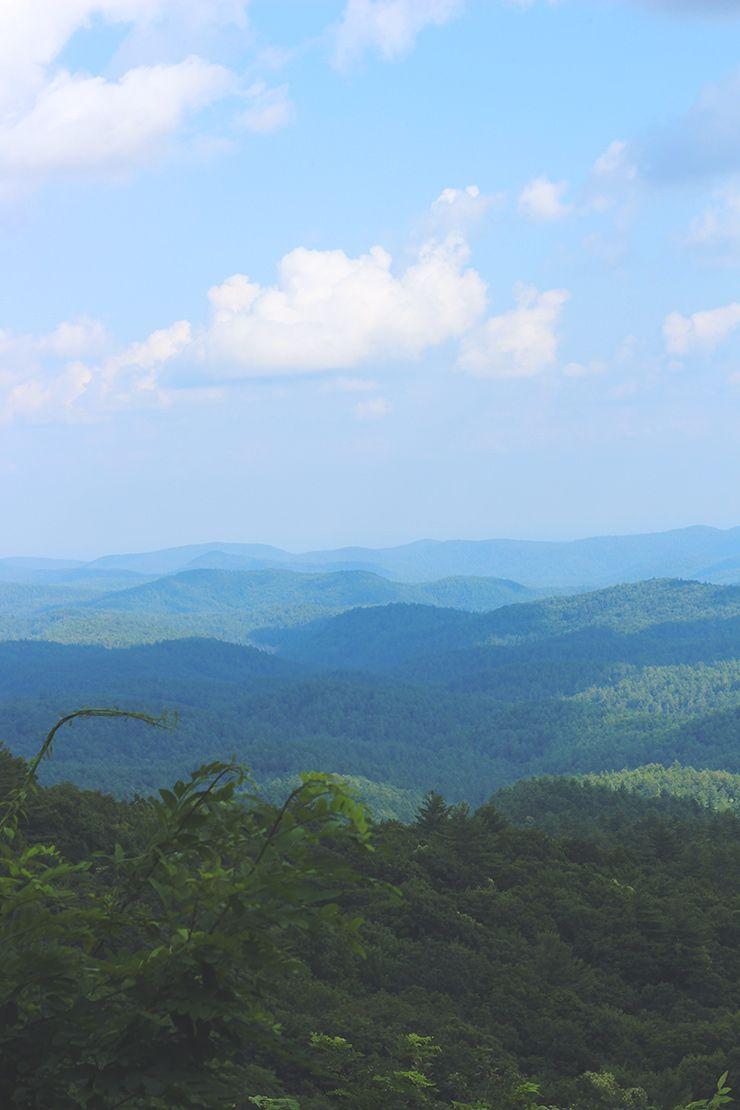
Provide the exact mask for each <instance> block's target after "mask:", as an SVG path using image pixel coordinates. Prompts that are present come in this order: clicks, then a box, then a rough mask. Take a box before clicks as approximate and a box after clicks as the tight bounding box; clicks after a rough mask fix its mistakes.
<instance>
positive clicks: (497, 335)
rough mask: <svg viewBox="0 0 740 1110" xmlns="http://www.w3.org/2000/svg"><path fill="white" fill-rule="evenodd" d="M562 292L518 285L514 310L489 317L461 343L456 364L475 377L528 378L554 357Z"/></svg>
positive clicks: (556, 347) (565, 297) (563, 300)
mask: <svg viewBox="0 0 740 1110" xmlns="http://www.w3.org/2000/svg"><path fill="white" fill-rule="evenodd" d="M569 295H570V294H569V293H568V292H567V290H565V289H551V290H549V291H548V292H546V293H540V292H538V290H537V289H534V288H532V287H531V286H518V287H517V289H516V308H513V309H511V310H510V311H509V312H505V313H503V314H502V315H501V316H492V317H490V319H488V320H487V321H486V322H485V323H484V324H483V325H482V327H480V328H477V329H476V330H474V331H473V332H471V334H470V335H468V336H466V338H465V339H464V340H463V342H462V345H461V349H460V359H459V365H460V367H461V368H462V369H463V370H467V371H468V372H469V373H471V374H473V375H474V376H475V377H477V378H531V377H534V376H535V375H537V374H539V373H541V372H542V371H543V370H545V369H546V368H547V367H548V366H551V365H552V364H553V363H554V362H555V360H556V357H557V351H558V335H557V326H558V324H559V322H560V317H561V314H562V310H563V306H564V305H565V303H566V301H567V300H568V298H569Z"/></svg>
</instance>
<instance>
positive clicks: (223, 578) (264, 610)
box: [0, 569, 541, 647]
mask: <svg viewBox="0 0 740 1110" xmlns="http://www.w3.org/2000/svg"><path fill="white" fill-rule="evenodd" d="M120 574H121V572H118V571H108V570H100V571H99V572H97V573H96V574H92V576H90V575H89V574H88V573H87V572H85V573H84V574H83V572H79V573H78V576H77V579H76V582H75V583H68V584H64V585H60V584H56V585H55V584H50V583H41V584H39V583H29V584H18V583H3V582H0V637H2V638H3V639H13V638H19V639H21V638H22V639H37V640H52V641H56V642H59V643H93V644H95V643H97V644H103V645H105V646H106V647H122V646H128V645H132V644H140V643H156V642H157V641H160V640H167V639H175V638H182V637H191V636H211V637H216V638H218V639H222V640H229V641H231V642H233V643H248V642H249V641H250V639H251V637H252V634H253V633H254V631H255V630H256V629H262V628H265V627H270V626H275V625H277V626H280V627H286V626H287V627H290V626H292V625H300V624H304V623H306V622H308V621H311V620H315V619H316V618H318V617H321V616H328V615H334V614H337V613H341V612H343V611H345V610H347V609H351V608H353V607H356V606H371V605H373V606H374V605H388V604H391V603H400V602H406V603H420V604H425V605H432V606H443V607H452V608H457V609H465V610H470V611H483V610H491V609H495V608H497V607H498V606H501V605H510V604H512V603H516V602H520V601H528V600H530V599H532V598H535V597H537V596H538V594H539V593H540V592H541V591H536V590H529V589H526V588H525V587H524V586H521V585H519V583H517V582H512V581H508V580H504V579H498V578H446V579H441V580H439V581H435V582H424V583H416V584H413V583H400V582H392V581H390V580H389V579H387V578H383V577H381V576H380V575H378V574H372V573H370V572H367V571H339V572H336V573H327V574H307V573H296V572H294V571H289V570H258V571H234V570H205V569H197V570H189V571H183V572H181V573H178V574H172V575H169V576H165V577H160V578H156V579H153V580H147V579H143V580H142V581H141V582H137V583H136V584H135V585H131V575H126V576H124V577H120ZM134 577H135V578H138V576H134Z"/></svg>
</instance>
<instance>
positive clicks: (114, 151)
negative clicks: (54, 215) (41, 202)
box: [0, 0, 246, 180]
mask: <svg viewBox="0 0 740 1110" xmlns="http://www.w3.org/2000/svg"><path fill="white" fill-rule="evenodd" d="M245 11H246V0H241V2H239V0H4V3H3V4H2V5H0V171H1V172H2V173H3V174H4V176H5V178H6V180H7V179H8V178H9V179H10V180H19V179H20V180H25V179H27V178H28V177H32V178H41V177H43V176H45V175H46V174H48V173H51V172H54V171H68V170H74V171H75V172H85V171H87V170H96V171H100V170H102V171H109V170H120V169H122V168H128V167H130V166H132V165H137V164H139V163H140V162H141V161H142V160H143V159H145V158H148V157H150V156H151V155H152V154H153V153H157V152H158V151H159V150H161V146H162V142H163V140H165V139H167V138H168V137H170V136H171V135H174V134H176V133H177V132H178V131H179V130H180V129H181V128H182V126H183V124H184V123H185V121H186V119H187V118H189V117H190V116H191V115H193V114H194V113H197V112H198V111H199V110H200V109H202V108H204V107H205V106H207V105H209V104H211V103H213V102H214V101H215V100H218V99H220V98H222V97H225V96H227V95H229V94H232V93H235V92H236V91H237V86H236V79H235V77H234V76H233V75H232V74H231V73H230V72H229V71H228V70H226V69H224V68H223V67H221V66H218V65H214V64H212V63H210V62H208V61H205V60H203V59H202V58H199V57H187V58H185V59H184V60H181V61H177V62H175V63H167V64H151V65H150V64H148V65H132V66H130V67H129V68H127V69H126V70H125V72H123V73H122V74H121V76H120V77H119V78H118V79H117V80H111V79H108V78H106V77H103V76H100V75H95V74H89V73H81V72H80V73H71V72H69V71H68V70H66V69H64V68H63V67H62V68H60V67H58V66H57V65H56V62H57V60H58V58H59V57H60V55H61V53H62V51H63V50H64V48H65V46H66V45H67V43H68V42H69V40H70V39H71V38H72V36H73V35H74V34H75V33H76V32H78V31H80V30H84V29H85V28H87V27H89V26H90V23H91V20H92V19H93V18H95V17H97V18H99V19H104V20H107V21H108V22H112V23H116V24H121V25H124V26H125V27H126V28H128V30H129V31H130V32H131V33H132V34H134V33H135V32H139V33H141V34H143V33H144V31H147V32H152V29H153V28H156V27H162V26H170V25H173V26H176V27H177V28H182V27H184V26H185V25H188V26H192V27H193V28H195V29H197V28H201V29H202V28H203V27H204V26H205V25H206V24H209V23H222V22H229V23H237V24H241V25H242V26H243V24H244V16H245ZM123 53H124V54H125V51H123Z"/></svg>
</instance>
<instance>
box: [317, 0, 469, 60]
mask: <svg viewBox="0 0 740 1110" xmlns="http://www.w3.org/2000/svg"><path fill="white" fill-rule="evenodd" d="M463 8H464V0H347V4H346V6H345V9H344V12H343V14H342V18H341V20H340V22H339V24H338V25H337V26H336V28H335V29H334V32H333V40H334V44H333V47H334V48H333V60H334V64H335V65H336V66H337V68H338V69H340V70H347V69H349V68H351V66H352V65H353V64H354V63H355V62H357V61H360V60H361V59H362V57H363V56H364V55H365V54H366V53H367V52H368V51H370V52H375V53H378V54H380V56H381V57H382V58H384V59H385V60H386V61H392V60H394V59H396V58H401V57H403V55H404V54H408V53H409V51H410V50H412V49H413V46H414V44H415V42H416V39H417V37H418V35H419V34H420V33H421V32H422V31H423V30H424V29H425V28H427V27H441V26H443V25H444V24H445V23H449V22H450V20H452V19H454V18H455V17H456V16H458V15H460V13H461V12H462V10H463Z"/></svg>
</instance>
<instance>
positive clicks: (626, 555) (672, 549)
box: [0, 525, 740, 590]
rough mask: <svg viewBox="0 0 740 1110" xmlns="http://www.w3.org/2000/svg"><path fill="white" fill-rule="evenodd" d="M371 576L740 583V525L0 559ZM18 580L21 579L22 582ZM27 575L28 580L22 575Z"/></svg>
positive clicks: (10, 567)
mask: <svg viewBox="0 0 740 1110" xmlns="http://www.w3.org/2000/svg"><path fill="white" fill-rule="evenodd" d="M279 568H283V569H288V570H293V571H302V572H307V573H319V572H327V571H340V570H363V571H368V572H371V573H375V574H378V575H381V576H382V577H385V578H391V579H393V580H395V581H398V582H425V581H431V580H435V579H440V578H449V577H455V576H465V577H470V576H474V577H493V578H505V579H513V580H514V581H516V582H520V583H522V584H523V585H525V586H528V587H530V588H537V589H569V590H575V589H597V588H601V587H604V586H609V585H617V584H618V583H620V582H636V581H639V580H641V579H645V578H696V579H699V580H702V581H712V582H713V581H716V582H720V583H721V582H740V527H737V528H729V529H724V530H723V529H720V528H710V527H706V526H702V525H697V526H694V527H690V528H682V529H675V530H672V531H667V532H653V533H645V534H636V535H622V536H594V537H591V538H588V539H581V540H571V541H544V540H509V539H491V540H417V541H415V542H413V543H408V544H403V545H401V546H399V547H387V548H377V549H375V548H368V547H345V548H337V549H336V550H325V551H307V552H302V553H293V552H288V551H284V550H282V549H281V548H278V547H273V546H270V545H269V544H258V543H257V544H254V543H244V544H242V543H221V542H213V543H201V544H191V545H187V546H183V547H173V548H166V549H163V550H161V551H150V552H139V553H130V554H120V555H105V556H102V557H101V558H99V559H94V560H93V561H92V562H88V563H74V562H73V561H66V562H64V561H61V562H59V563H54V561H53V560H34V559H10V560H8V559H0V580H5V581H8V580H15V581H18V580H29V581H30V580H34V581H38V580H41V579H43V580H48V579H49V577H51V579H57V580H63V578H64V576H65V575H67V574H69V573H71V572H75V573H77V574H78V575H79V573H80V571H81V570H83V569H84V570H86V571H87V572H90V573H95V574H104V573H107V574H110V573H113V572H128V573H136V574H144V575H149V576H152V575H157V576H161V575H166V574H177V573H180V572H182V571H184V570H189V569H201V570H240V571H245V570H251V571H256V570H267V569H279ZM13 576H15V577H13ZM18 576H23V577H21V578H19V577H18Z"/></svg>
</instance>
